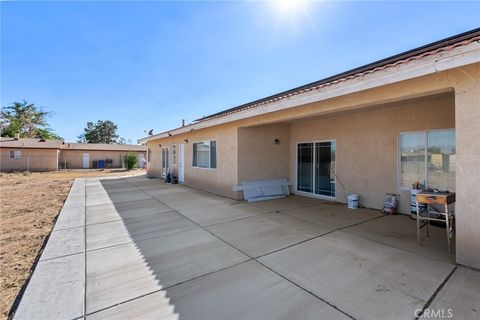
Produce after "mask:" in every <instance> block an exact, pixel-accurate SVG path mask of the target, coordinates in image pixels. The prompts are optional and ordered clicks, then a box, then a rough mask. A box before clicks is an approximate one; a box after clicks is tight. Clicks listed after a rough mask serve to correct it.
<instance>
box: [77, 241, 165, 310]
mask: <svg viewBox="0 0 480 320" xmlns="http://www.w3.org/2000/svg"><path fill="white" fill-rule="evenodd" d="M86 280H87V281H86V290H87V292H86V298H87V300H86V306H87V309H86V312H87V313H92V312H95V311H99V310H101V309H104V308H108V307H111V306H113V305H115V304H118V303H122V302H125V301H128V300H129V299H133V298H137V297H139V296H141V295H145V294H148V293H152V292H154V291H158V290H160V289H162V286H161V285H159V284H158V282H157V279H156V278H155V276H154V275H153V272H152V270H151V269H150V268H149V267H148V265H147V264H146V263H145V261H144V259H143V258H142V254H141V253H140V252H139V251H138V249H137V248H136V247H135V245H134V244H133V243H127V244H124V245H120V246H116V247H112V248H108V249H102V250H96V251H90V252H87V279H86Z"/></svg>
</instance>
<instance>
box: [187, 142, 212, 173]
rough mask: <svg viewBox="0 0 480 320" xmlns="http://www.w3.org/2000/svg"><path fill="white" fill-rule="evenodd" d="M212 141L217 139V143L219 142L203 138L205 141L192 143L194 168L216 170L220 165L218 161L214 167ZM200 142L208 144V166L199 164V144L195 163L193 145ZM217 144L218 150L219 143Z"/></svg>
mask: <svg viewBox="0 0 480 320" xmlns="http://www.w3.org/2000/svg"><path fill="white" fill-rule="evenodd" d="M212 141H215V143H216V142H217V140H203V141H195V142H194V143H192V168H197V169H205V170H216V169H217V167H218V161H217V166H216V167H215V168H212V145H211V142H212ZM198 143H203V144H208V167H199V166H198V146H197V165H195V166H194V165H193V145H194V144H198ZM216 146H217V148H216V149H217V150H218V144H217V145H216ZM217 153H218V152H217V151H216V150H215V157H217Z"/></svg>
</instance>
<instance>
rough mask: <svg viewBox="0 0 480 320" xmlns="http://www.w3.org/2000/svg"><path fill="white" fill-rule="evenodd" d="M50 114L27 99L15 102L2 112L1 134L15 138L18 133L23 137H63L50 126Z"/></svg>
mask: <svg viewBox="0 0 480 320" xmlns="http://www.w3.org/2000/svg"><path fill="white" fill-rule="evenodd" d="M49 115H50V112H48V111H45V110H43V109H41V108H38V107H37V106H35V105H34V104H33V103H28V102H27V101H25V100H23V102H13V103H12V104H11V105H10V106H8V107H4V108H2V111H1V113H0V124H1V135H2V137H12V138H13V137H15V134H17V133H18V134H20V137H21V138H38V139H62V138H61V137H59V136H58V135H56V134H55V133H54V132H53V130H52V128H50V127H49V125H48V123H47V120H46V118H47V116H49Z"/></svg>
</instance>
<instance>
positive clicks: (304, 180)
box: [297, 143, 314, 193]
mask: <svg viewBox="0 0 480 320" xmlns="http://www.w3.org/2000/svg"><path fill="white" fill-rule="evenodd" d="M313 146H314V145H313V143H300V144H298V147H297V157H298V159H297V190H298V191H304V192H310V193H313V174H312V173H313V156H314V154H313Z"/></svg>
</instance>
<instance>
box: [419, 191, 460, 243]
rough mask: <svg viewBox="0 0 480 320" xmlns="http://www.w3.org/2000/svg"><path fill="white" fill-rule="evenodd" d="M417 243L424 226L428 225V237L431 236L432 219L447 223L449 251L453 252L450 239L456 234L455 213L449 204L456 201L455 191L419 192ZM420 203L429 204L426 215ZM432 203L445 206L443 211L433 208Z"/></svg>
mask: <svg viewBox="0 0 480 320" xmlns="http://www.w3.org/2000/svg"><path fill="white" fill-rule="evenodd" d="M416 200H417V243H418V244H420V229H421V228H423V227H424V226H426V227H427V237H429V236H430V232H429V224H430V221H438V222H443V223H445V224H446V229H447V244H448V252H452V245H451V241H450V239H451V238H453V236H454V234H455V225H454V221H455V215H454V212H453V211H452V210H449V207H448V206H449V205H451V204H453V203H455V193H454V192H430V191H422V192H420V193H417V199H416ZM419 203H424V204H426V205H427V209H426V211H425V215H421V212H420V208H419V205H418V204H419ZM432 205H438V206H441V207H443V208H444V211H443V212H439V211H434V210H431V206H432ZM431 214H435V215H441V216H443V217H444V218H445V219H440V218H438V217H432V216H430V215H431Z"/></svg>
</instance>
